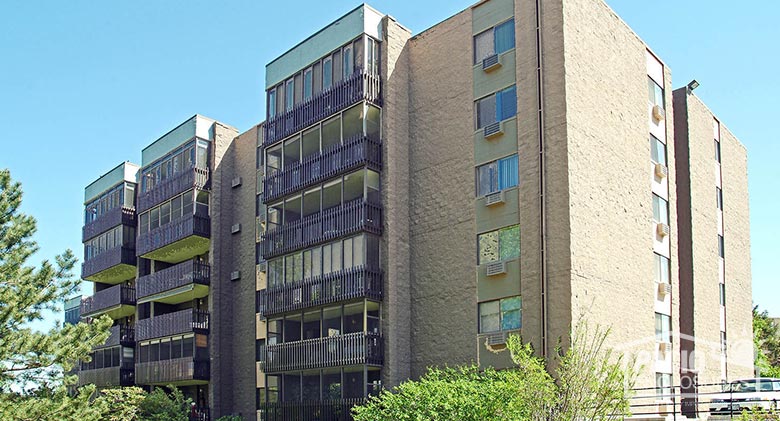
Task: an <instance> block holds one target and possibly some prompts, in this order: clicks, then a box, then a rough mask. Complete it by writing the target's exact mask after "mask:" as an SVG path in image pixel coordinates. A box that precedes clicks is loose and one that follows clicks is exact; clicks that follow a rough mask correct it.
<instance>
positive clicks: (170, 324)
mask: <svg viewBox="0 0 780 421" xmlns="http://www.w3.org/2000/svg"><path fill="white" fill-rule="evenodd" d="M208 330H209V312H208V311H205V310H194V309H187V310H181V311H176V312H173V313H168V314H162V315H159V316H155V317H151V318H148V319H141V320H137V321H136V322H135V338H136V340H137V341H143V340H146V339H154V338H163V337H165V336H172V335H178V334H182V333H192V332H199V333H206V332H208Z"/></svg>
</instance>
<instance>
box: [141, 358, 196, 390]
mask: <svg viewBox="0 0 780 421" xmlns="http://www.w3.org/2000/svg"><path fill="white" fill-rule="evenodd" d="M135 379H136V383H138V384H146V385H169V384H173V385H176V384H180V385H181V384H203V383H207V382H208V380H209V360H208V354H206V355H205V356H199V355H196V357H195V358H191V357H185V358H176V359H172V360H165V361H152V362H146V363H136V364H135Z"/></svg>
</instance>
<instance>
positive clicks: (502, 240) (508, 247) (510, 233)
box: [498, 225, 520, 260]
mask: <svg viewBox="0 0 780 421" xmlns="http://www.w3.org/2000/svg"><path fill="white" fill-rule="evenodd" d="M498 244H499V250H500V254H501V260H509V259H515V258H517V257H519V256H520V226H519V225H514V226H511V227H508V228H504V229H502V230H501V231H500V234H499V240H498Z"/></svg>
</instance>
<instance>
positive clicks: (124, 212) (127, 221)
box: [81, 206, 135, 242]
mask: <svg viewBox="0 0 780 421" xmlns="http://www.w3.org/2000/svg"><path fill="white" fill-rule="evenodd" d="M117 225H128V226H132V227H134V226H135V208H130V207H126V206H119V207H116V208H114V209H111V210H109V211H108V212H106V213H104V214H102V215H100V216H99V217H98V218H97V219H95V220H94V221H91V222H87V223H86V224H84V227H83V228H82V229H81V241H82V242H85V241H87V240H90V239H92V238H94V237H96V236H97V235H98V234H102V233H104V232H106V231H108V229H109V228H114V227H115V226H117Z"/></svg>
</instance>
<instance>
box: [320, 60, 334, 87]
mask: <svg viewBox="0 0 780 421" xmlns="http://www.w3.org/2000/svg"><path fill="white" fill-rule="evenodd" d="M332 84H333V61H332V60H331V58H330V57H326V58H325V59H323V60H322V89H323V90H325V89H328V88H330V87H331V85H332Z"/></svg>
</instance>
